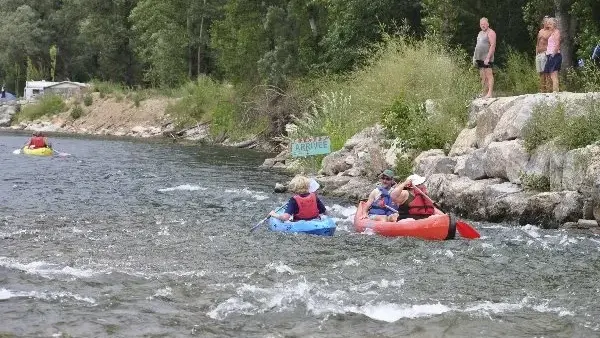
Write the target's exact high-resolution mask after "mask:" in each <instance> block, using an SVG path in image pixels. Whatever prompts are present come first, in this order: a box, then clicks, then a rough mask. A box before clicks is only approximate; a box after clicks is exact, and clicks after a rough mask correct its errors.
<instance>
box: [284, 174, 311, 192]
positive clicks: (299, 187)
mask: <svg viewBox="0 0 600 338" xmlns="http://www.w3.org/2000/svg"><path fill="white" fill-rule="evenodd" d="M309 187H310V179H309V178H308V177H306V176H303V175H296V177H294V178H292V180H291V181H290V183H289V184H288V188H289V190H290V191H291V192H293V193H295V194H308V192H309V191H308V189H309Z"/></svg>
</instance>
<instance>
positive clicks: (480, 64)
mask: <svg viewBox="0 0 600 338" xmlns="http://www.w3.org/2000/svg"><path fill="white" fill-rule="evenodd" d="M475 62H477V68H492V66H493V65H494V63H493V62H489V63H488V64H487V65H486V64H485V63H483V60H475Z"/></svg>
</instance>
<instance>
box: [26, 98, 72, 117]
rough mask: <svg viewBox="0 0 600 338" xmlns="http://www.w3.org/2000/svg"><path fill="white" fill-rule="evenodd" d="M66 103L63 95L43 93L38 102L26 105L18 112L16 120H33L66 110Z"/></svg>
mask: <svg viewBox="0 0 600 338" xmlns="http://www.w3.org/2000/svg"><path fill="white" fill-rule="evenodd" d="M65 109H66V105H65V102H64V101H63V98H62V97H61V96H57V95H43V96H42V97H41V98H40V99H39V101H37V102H36V103H32V104H28V105H25V106H23V107H22V108H21V111H20V112H19V113H17V115H18V116H16V118H15V121H16V122H21V121H33V120H36V119H39V118H40V117H42V116H44V115H48V116H52V115H56V114H59V113H62V112H63V111H65Z"/></svg>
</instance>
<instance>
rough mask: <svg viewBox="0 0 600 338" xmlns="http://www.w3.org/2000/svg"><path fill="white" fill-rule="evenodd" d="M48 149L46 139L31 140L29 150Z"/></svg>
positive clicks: (36, 137)
mask: <svg viewBox="0 0 600 338" xmlns="http://www.w3.org/2000/svg"><path fill="white" fill-rule="evenodd" d="M45 147H46V138H45V137H42V136H33V137H32V138H31V139H30V140H29V148H32V149H36V148H45Z"/></svg>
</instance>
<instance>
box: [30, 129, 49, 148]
mask: <svg viewBox="0 0 600 338" xmlns="http://www.w3.org/2000/svg"><path fill="white" fill-rule="evenodd" d="M25 147H27V148H29V149H38V148H52V144H50V142H49V141H48V138H47V137H46V136H45V135H44V134H43V133H42V132H41V131H37V130H36V131H34V132H33V134H32V135H31V138H30V139H29V140H28V141H27V143H25Z"/></svg>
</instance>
